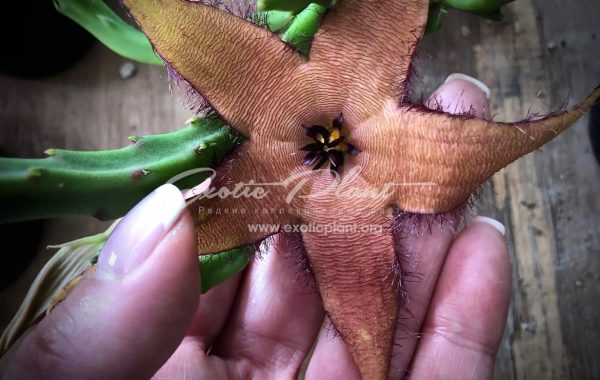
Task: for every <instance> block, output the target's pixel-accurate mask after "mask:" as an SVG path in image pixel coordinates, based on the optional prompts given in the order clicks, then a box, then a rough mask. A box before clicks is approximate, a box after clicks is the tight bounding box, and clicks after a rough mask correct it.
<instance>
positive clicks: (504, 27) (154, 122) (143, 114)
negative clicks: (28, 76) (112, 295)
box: [0, 0, 600, 380]
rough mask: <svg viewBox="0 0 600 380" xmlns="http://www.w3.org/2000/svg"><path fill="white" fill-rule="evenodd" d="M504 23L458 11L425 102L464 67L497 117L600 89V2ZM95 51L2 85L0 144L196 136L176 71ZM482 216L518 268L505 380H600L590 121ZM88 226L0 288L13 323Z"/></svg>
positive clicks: (512, 178)
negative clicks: (55, 257) (498, 224)
mask: <svg viewBox="0 0 600 380" xmlns="http://www.w3.org/2000/svg"><path fill="white" fill-rule="evenodd" d="M506 10H507V12H506V13H507V14H506V18H505V20H504V21H503V22H500V23H493V22H488V21H485V20H480V19H478V18H475V17H472V16H469V15H464V14H459V13H455V12H451V13H450V15H449V16H448V17H447V18H446V21H445V23H444V26H443V29H442V31H441V32H438V33H436V34H434V35H432V36H428V37H426V38H425V40H424V42H423V44H422V48H421V51H420V54H419V58H418V61H417V64H416V66H417V69H418V72H419V74H420V76H419V79H418V80H415V81H413V82H414V83H413V88H414V90H415V92H416V93H418V94H421V93H422V94H424V96H427V95H428V94H429V93H431V91H433V89H434V88H435V87H436V86H437V85H439V84H440V83H442V82H443V80H444V79H445V77H446V76H447V75H448V74H450V73H452V72H463V73H466V74H470V75H473V76H475V77H478V78H480V79H481V80H482V81H484V82H485V83H486V84H488V85H489V87H490V88H491V90H492V110H493V113H494V115H495V119H496V120H504V121H513V120H518V119H522V118H524V117H526V116H527V114H528V113H530V112H538V113H548V112H551V111H553V110H555V109H557V108H558V107H560V106H561V105H562V104H563V103H564V102H565V101H568V102H570V104H572V103H574V102H575V101H579V100H581V99H582V98H583V97H584V96H585V95H587V93H589V92H590V91H591V90H592V89H593V88H594V87H595V86H596V85H597V84H598V83H600V21H599V20H600V3H598V1H597V0H571V1H569V2H565V1H559V0H518V1H516V2H515V3H512V4H510V5H509V6H508V7H507V9H506ZM123 62H125V60H124V59H122V58H120V57H118V56H116V55H114V54H113V53H111V52H109V51H108V50H106V49H105V48H104V47H103V46H100V45H98V46H95V47H94V48H93V49H92V51H91V52H90V53H89V54H87V55H86V56H85V57H84V58H83V60H82V61H81V62H79V63H78V64H77V65H76V66H75V67H73V68H72V69H70V70H68V71H67V72H64V73H62V74H60V75H57V76H55V77H52V78H50V79H44V80H22V79H14V78H8V77H4V76H0V148H1V149H2V150H3V153H4V154H8V155H13V156H22V157H26V156H31V157H34V156H41V153H42V151H43V150H44V149H46V148H49V147H60V148H68V149H86V150H89V149H107V148H114V147H119V146H123V145H126V144H127V136H129V135H132V134H148V133H157V132H165V131H172V130H176V129H179V128H181V127H183V125H184V121H185V120H186V119H187V118H188V117H189V116H190V113H189V112H188V111H187V110H186V108H185V107H183V106H182V105H181V104H180V102H179V100H178V98H177V97H173V96H171V94H170V93H169V90H168V82H167V78H166V72H165V70H164V69H163V68H159V67H150V66H144V65H138V70H137V74H136V75H135V76H134V77H133V78H130V79H126V80H124V79H121V78H120V76H119V67H120V66H121V65H122V63H123ZM490 182H491V186H488V188H487V190H486V191H485V194H486V197H485V199H484V200H483V201H482V202H481V213H483V214H486V215H491V216H493V217H496V218H498V219H499V220H501V221H502V222H503V223H504V224H505V225H506V227H507V238H508V241H509V245H510V250H511V255H512V262H513V296H512V306H511V308H510V311H509V316H508V323H507V327H506V330H505V334H504V340H503V342H502V346H501V349H500V352H499V354H498V357H497V361H496V370H495V379H520V380H525V379H578V380H579V379H600V360H598V357H600V356H599V354H600V322H598V321H600V307H598V306H597V303H596V302H598V300H599V299H600V284H599V279H600V195H599V193H598V189H600V166H599V164H598V163H597V162H596V161H595V159H594V157H593V154H592V151H591V148H590V142H589V136H588V116H587V115H586V116H585V117H584V118H583V119H582V120H580V121H579V122H578V123H577V124H576V125H574V126H573V127H572V128H571V129H570V130H569V131H567V132H566V133H564V134H563V135H562V136H560V137H559V138H557V139H555V140H554V141H552V142H551V143H549V144H548V145H547V146H545V147H543V148H542V149H541V150H538V151H536V152H534V153H532V154H530V155H528V156H526V157H524V158H521V159H520V160H519V161H517V162H516V163H513V164H512V165H510V166H509V167H508V168H506V169H505V170H503V171H501V172H500V173H498V174H497V175H496V176H495V177H494V178H493V179H492V180H491V181H490ZM105 227H106V223H101V222H98V221H96V220H94V219H92V218H89V217H76V218H61V219H53V220H48V221H47V222H46V223H45V232H44V236H43V239H42V240H43V241H42V244H41V245H40V249H39V251H40V253H39V254H38V256H37V257H36V259H35V261H34V262H33V263H32V264H31V266H30V267H29V268H28V269H27V271H26V272H25V273H24V274H23V275H22V276H21V277H20V278H19V280H18V281H17V282H16V283H14V284H13V285H11V286H10V287H8V288H6V289H3V290H1V291H0V305H1V306H2V307H1V312H0V328H4V326H5V325H6V323H7V322H8V320H9V319H10V317H11V316H12V313H14V312H15V310H16V308H17V307H18V304H19V302H20V300H21V298H22V297H23V296H24V293H25V291H26V289H27V286H28V284H29V283H30V282H31V281H32V279H33V277H34V276H35V274H36V273H37V271H38V270H39V268H41V266H42V265H43V263H44V262H45V261H46V260H47V259H48V258H49V256H50V251H47V250H45V249H44V248H43V247H45V246H46V245H47V244H52V243H60V242H64V241H67V240H70V239H75V238H78V237H81V236H85V235H89V234H92V233H96V232H98V231H100V230H103V229H104V228H105Z"/></svg>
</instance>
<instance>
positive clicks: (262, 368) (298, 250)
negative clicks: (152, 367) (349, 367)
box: [214, 234, 324, 378]
mask: <svg viewBox="0 0 600 380" xmlns="http://www.w3.org/2000/svg"><path fill="white" fill-rule="evenodd" d="M302 249H303V248H302V241H301V238H300V236H299V235H298V234H278V235H275V236H274V240H273V242H272V247H271V249H270V250H269V252H268V253H267V254H266V255H265V257H263V258H261V259H257V260H255V261H254V262H253V263H252V266H251V268H250V269H249V271H248V273H247V274H246V277H245V278H244V282H243V284H242V286H241V288H240V291H239V293H238V296H237V298H236V301H235V306H234V309H233V311H232V316H231V317H230V320H229V321H228V322H227V325H226V326H225V328H224V330H223V331H224V334H223V335H222V336H221V337H220V338H219V339H218V340H217V342H216V344H215V347H214V354H215V355H218V356H220V357H222V358H224V359H227V360H229V361H231V362H235V363H237V364H238V365H242V366H250V368H249V369H248V368H246V369H247V370H249V371H251V372H250V373H252V374H253V377H265V376H271V377H275V378H291V377H293V376H295V374H296V373H297V371H298V369H299V368H300V365H301V364H302V361H303V360H304V357H305V356H306V353H307V352H308V351H309V349H310V347H311V345H312V343H313V342H314V339H315V337H316V335H317V333H318V331H319V327H320V325H321V322H322V320H323V316H324V312H323V307H322V303H321V299H320V297H319V295H318V292H317V291H316V288H314V287H312V286H307V285H306V284H305V283H303V282H302V281H306V280H305V279H304V278H302V276H303V274H302V273H301V272H302V270H303V267H300V266H298V265H294V264H295V263H297V259H295V258H297V257H299V255H302V254H303V251H302ZM299 275H300V276H301V278H298V276H299ZM242 372H243V371H242Z"/></svg>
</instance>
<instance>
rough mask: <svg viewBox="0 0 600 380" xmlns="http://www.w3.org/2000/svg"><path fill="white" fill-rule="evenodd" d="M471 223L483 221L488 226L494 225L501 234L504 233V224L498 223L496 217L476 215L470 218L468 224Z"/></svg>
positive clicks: (503, 234)
mask: <svg viewBox="0 0 600 380" xmlns="http://www.w3.org/2000/svg"><path fill="white" fill-rule="evenodd" d="M472 223H485V224H487V225H489V226H492V227H494V229H496V231H498V232H500V234H501V235H502V236H505V235H506V228H504V224H502V223H500V222H499V221H497V220H496V219H492V218H488V217H487V216H476V217H474V218H473V219H471V222H470V224H472Z"/></svg>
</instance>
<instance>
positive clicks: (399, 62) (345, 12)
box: [310, 0, 428, 120]
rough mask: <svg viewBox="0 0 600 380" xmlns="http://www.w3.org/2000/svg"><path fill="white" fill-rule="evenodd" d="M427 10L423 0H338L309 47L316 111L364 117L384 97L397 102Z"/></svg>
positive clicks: (378, 107) (377, 105)
mask: <svg viewBox="0 0 600 380" xmlns="http://www.w3.org/2000/svg"><path fill="white" fill-rule="evenodd" d="M427 10H428V1H427V0H380V1H365V0H340V1H339V3H338V4H337V5H336V6H335V8H333V9H332V10H330V11H329V12H328V13H327V14H326V15H325V18H324V21H323V23H322V24H321V28H320V30H319V32H318V34H317V36H316V37H315V39H314V40H313V43H312V47H311V50H310V62H311V65H315V66H317V68H316V69H315V70H314V72H313V73H312V74H311V75H312V76H313V77H314V79H316V80H315V82H314V83H315V85H321V86H322V87H323V88H322V93H321V96H320V98H321V99H323V103H322V104H320V105H319V107H320V108H323V110H322V112H323V111H325V110H326V109H327V112H332V113H334V112H335V110H336V109H337V112H338V114H339V113H340V112H343V113H344V118H348V117H349V118H357V119H359V120H364V118H366V117H368V116H369V115H370V114H374V113H375V112H378V111H379V109H380V108H381V106H382V104H383V102H384V101H385V100H386V99H390V98H393V99H396V101H400V99H401V98H402V97H403V94H404V91H405V90H406V79H407V76H408V74H409V71H410V65H411V64H412V58H413V54H414V52H415V49H416V47H417V44H418V41H419V40H420V38H421V35H422V33H423V28H424V26H425V23H426V21H427ZM332 72H334V73H336V74H335V80H334V81H332V78H331V73H332ZM336 116H337V115H336Z"/></svg>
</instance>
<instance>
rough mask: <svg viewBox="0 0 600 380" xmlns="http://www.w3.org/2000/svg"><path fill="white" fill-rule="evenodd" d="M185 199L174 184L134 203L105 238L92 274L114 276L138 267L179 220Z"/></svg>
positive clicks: (108, 277)
mask: <svg viewBox="0 0 600 380" xmlns="http://www.w3.org/2000/svg"><path fill="white" fill-rule="evenodd" d="M184 208H185V201H184V199H183V196H182V195H181V192H180V191H179V189H177V187H175V186H173V185H170V184H167V185H163V186H161V187H159V188H158V189H156V190H154V191H153V192H152V193H150V194H149V195H148V196H147V197H146V198H144V199H143V200H142V201H141V202H140V203H138V204H137V205H136V206H135V207H134V208H133V209H132V210H131V211H129V213H128V214H127V215H126V216H125V217H124V218H123V220H122V221H121V222H120V223H119V225H118V226H117V228H116V229H115V230H114V231H113V233H112V234H111V235H110V237H109V238H108V240H107V242H106V244H105V245H104V248H102V251H101V253H100V257H99V258H98V266H97V270H96V277H100V278H104V279H115V278H119V277H122V276H124V275H125V274H127V273H128V272H130V271H132V270H133V269H135V268H137V267H139V266H140V265H141V264H142V263H143V262H144V261H145V260H146V259H147V258H148V257H149V256H150V254H151V253H152V251H153V250H154V248H155V247H156V245H157V244H158V242H159V241H160V240H161V239H162V238H163V237H164V235H165V234H166V233H167V232H168V231H169V229H171V227H172V226H173V224H174V223H175V222H176V221H177V219H179V216H180V215H181V213H182V211H183V209H184Z"/></svg>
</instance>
